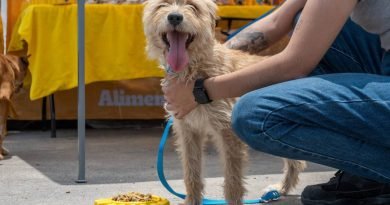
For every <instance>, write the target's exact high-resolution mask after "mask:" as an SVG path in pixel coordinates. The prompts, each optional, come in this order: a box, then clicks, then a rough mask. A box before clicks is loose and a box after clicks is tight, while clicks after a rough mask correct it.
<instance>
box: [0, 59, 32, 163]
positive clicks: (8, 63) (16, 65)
mask: <svg viewBox="0 0 390 205" xmlns="http://www.w3.org/2000/svg"><path fill="white" fill-rule="evenodd" d="M27 67H28V63H27V58H24V57H17V56H13V55H0V86H1V87H0V160H2V159H4V156H5V155H8V150H7V149H5V148H4V146H3V142H4V138H5V136H6V134H7V119H8V116H9V114H10V111H13V108H12V104H11V97H12V95H13V94H14V93H16V92H18V90H19V89H20V88H21V87H22V85H23V79H24V77H25V75H26V72H27Z"/></svg>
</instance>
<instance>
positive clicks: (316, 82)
mask: <svg viewBox="0 0 390 205" xmlns="http://www.w3.org/2000/svg"><path fill="white" fill-rule="evenodd" d="M232 126H233V129H234V130H235V132H236V133H237V135H238V136H239V137H240V138H241V139H242V140H243V141H244V142H245V143H247V144H248V145H249V146H250V147H252V148H254V149H256V150H259V151H262V152H266V153H270V154H273V155H277V156H281V157H285V158H290V159H299V160H307V161H312V162H315V163H319V164H323V165H327V166H330V167H334V168H338V169H341V170H344V171H347V172H349V173H352V174H356V175H359V176H362V177H366V178H370V179H373V180H376V181H380V182H390V52H385V51H384V50H383V49H381V46H380V40H379V37H378V36H376V35H372V34H369V33H367V32H365V31H364V30H363V29H362V28H361V27H359V26H358V25H356V24H355V23H353V22H352V21H348V22H347V23H346V24H345V26H344V28H343V30H342V31H341V32H340V34H339V35H338V37H337V39H336V40H335V42H334V43H333V45H332V46H331V48H330V49H329V50H328V52H327V53H326V55H325V56H324V58H323V59H322V60H321V62H320V63H319V65H318V66H317V68H316V69H315V70H314V71H313V73H312V74H311V75H310V76H309V77H306V78H301V79H297V80H291V81H287V82H283V83H279V84H275V85H271V86H268V87H265V88H262V89H258V90H255V91H252V92H249V93H247V94H245V95H244V96H242V97H241V98H240V100H239V101H238V102H237V104H236V105H235V107H234V110H233V115H232Z"/></svg>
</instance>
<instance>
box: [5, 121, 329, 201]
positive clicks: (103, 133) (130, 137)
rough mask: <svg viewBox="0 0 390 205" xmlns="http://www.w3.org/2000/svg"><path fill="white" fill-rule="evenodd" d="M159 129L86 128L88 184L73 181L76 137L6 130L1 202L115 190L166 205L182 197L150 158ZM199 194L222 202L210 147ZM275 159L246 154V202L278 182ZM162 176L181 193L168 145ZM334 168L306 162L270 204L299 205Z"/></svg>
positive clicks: (88, 196) (87, 197) (89, 196)
mask: <svg viewBox="0 0 390 205" xmlns="http://www.w3.org/2000/svg"><path fill="white" fill-rule="evenodd" d="M161 133H162V128H161V127H148V128H140V129H134V128H132V129H130V128H128V129H90V130H87V155H86V158H87V180H88V183H87V184H76V183H75V182H74V181H75V179H76V178H77V172H78V171H77V169H78V168H77V165H78V162H77V133H76V131H75V130H59V131H58V137H57V138H55V139H51V138H49V132H39V131H28V132H11V133H10V134H9V136H8V137H7V139H6V141H5V146H6V147H7V148H9V149H10V151H11V152H12V155H11V157H8V158H7V159H5V160H3V161H0V204H1V205H16V204H24V205H46V204H47V205H59V204H64V205H73V204H77V205H79V204H80V205H84V204H85V205H92V204H93V202H94V200H95V199H98V198H107V197H111V196H113V195H115V194H118V193H124V192H129V191H137V192H143V193H153V194H156V195H160V196H163V197H166V198H168V199H169V200H170V201H171V204H178V203H180V202H181V200H179V199H177V198H176V197H174V196H173V195H171V194H169V193H168V192H167V191H166V190H165V189H164V188H163V187H162V185H161V184H160V182H159V181H158V178H157V174H156V168H155V161H156V152H157V146H158V143H159V139H160V135H161ZM205 159H206V160H205V173H204V176H205V177H206V192H207V196H210V197H217V198H221V197H222V187H221V183H222V180H223V179H222V178H221V176H222V170H221V169H220V163H219V161H218V156H217V153H216V152H215V150H214V149H213V148H212V146H209V147H208V148H207V149H206V156H205ZM281 168H282V160H281V159H280V158H277V157H273V156H270V155H267V154H264V153H259V152H256V151H251V153H250V161H249V166H248V168H247V172H246V173H247V189H248V196H247V197H248V198H256V197H258V196H259V194H261V193H260V192H261V190H262V189H263V188H264V187H266V186H267V185H269V184H274V183H276V182H278V181H279V180H280V179H281V177H282V175H281V173H282V172H281ZM165 173H166V176H167V178H168V179H170V183H171V184H172V186H173V187H174V188H175V189H177V190H178V191H183V190H184V186H183V181H182V180H181V179H182V172H181V165H180V162H179V159H178V157H177V155H176V153H175V151H174V147H173V145H172V141H170V142H169V144H168V147H167V148H166V154H165ZM333 173H334V170H333V169H331V168H328V167H325V166H320V165H317V164H312V163H309V167H308V169H307V170H306V171H305V173H303V174H302V177H301V183H300V184H299V186H298V188H297V189H296V190H294V191H293V193H291V196H289V197H287V198H285V199H282V200H280V201H279V202H276V203H273V204H286V205H294V204H300V202H299V194H300V193H301V191H302V189H303V188H304V186H306V185H308V184H314V183H320V182H323V181H326V180H328V179H329V178H330V177H331V176H332V175H333Z"/></svg>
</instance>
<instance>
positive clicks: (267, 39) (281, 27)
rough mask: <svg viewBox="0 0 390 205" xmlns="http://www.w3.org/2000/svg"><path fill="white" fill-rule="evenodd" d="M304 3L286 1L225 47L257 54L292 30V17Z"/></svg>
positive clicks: (232, 39)
mask: <svg viewBox="0 0 390 205" xmlns="http://www.w3.org/2000/svg"><path fill="white" fill-rule="evenodd" d="M305 2H306V0H294V1H286V3H284V4H283V5H282V6H281V7H280V8H278V9H277V10H276V11H274V12H273V13H272V14H270V15H268V16H267V17H265V18H263V19H261V20H259V21H257V22H255V23H253V24H251V25H250V26H248V27H247V28H245V29H244V30H242V31H241V32H239V33H238V34H237V35H235V36H234V37H233V38H231V39H230V40H229V41H227V42H226V43H225V45H226V46H227V47H229V48H231V49H236V50H242V51H246V52H249V53H254V54H255V53H259V52H260V51H262V50H264V49H266V48H267V47H269V46H270V45H272V44H273V43H274V42H277V41H278V40H280V39H281V38H282V37H284V36H285V35H286V34H287V33H288V32H290V31H291V30H292V27H293V20H294V17H295V15H296V14H297V13H298V11H299V10H301V9H302V8H303V6H304V5H305Z"/></svg>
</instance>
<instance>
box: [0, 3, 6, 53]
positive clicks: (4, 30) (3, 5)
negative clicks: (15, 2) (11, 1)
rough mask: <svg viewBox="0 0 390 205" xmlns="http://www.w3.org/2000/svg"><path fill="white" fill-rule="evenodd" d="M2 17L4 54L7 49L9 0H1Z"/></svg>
mask: <svg viewBox="0 0 390 205" xmlns="http://www.w3.org/2000/svg"><path fill="white" fill-rule="evenodd" d="M0 7H1V19H2V21H3V35H4V36H3V39H4V45H3V46H4V54H5V53H6V51H7V49H6V48H7V46H6V45H7V44H6V42H7V38H8V36H7V21H8V2H7V1H1V6H0Z"/></svg>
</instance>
